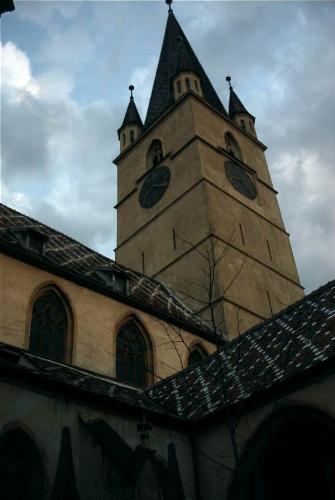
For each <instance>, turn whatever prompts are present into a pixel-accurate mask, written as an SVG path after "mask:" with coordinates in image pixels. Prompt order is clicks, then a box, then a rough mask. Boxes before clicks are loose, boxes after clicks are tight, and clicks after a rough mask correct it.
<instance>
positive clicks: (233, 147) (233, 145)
mask: <svg viewBox="0 0 335 500" xmlns="http://www.w3.org/2000/svg"><path fill="white" fill-rule="evenodd" d="M225 146H226V150H227V151H228V153H229V154H231V155H232V156H234V157H235V158H237V159H238V160H243V158H242V153H241V148H240V146H239V145H238V143H237V141H236V139H234V137H233V136H232V134H231V133H230V132H227V133H226V134H225Z"/></svg>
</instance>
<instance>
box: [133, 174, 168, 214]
mask: <svg viewBox="0 0 335 500" xmlns="http://www.w3.org/2000/svg"><path fill="white" fill-rule="evenodd" d="M170 177H171V174H170V170H169V168H168V167H165V166H164V165H161V166H160V167H155V168H153V169H152V170H151V171H150V172H149V173H148V175H147V176H146V178H145V179H144V182H143V185H142V188H141V191H140V196H139V202H140V205H141V207H143V208H150V207H152V206H153V205H155V203H157V202H158V201H159V200H160V199H161V198H162V196H163V194H164V193H165V191H166V190H167V187H168V185H169V182H170Z"/></svg>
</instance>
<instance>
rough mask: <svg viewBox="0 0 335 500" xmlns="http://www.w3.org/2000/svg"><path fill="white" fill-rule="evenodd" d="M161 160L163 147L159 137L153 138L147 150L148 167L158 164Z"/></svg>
mask: <svg viewBox="0 0 335 500" xmlns="http://www.w3.org/2000/svg"><path fill="white" fill-rule="evenodd" d="M162 160H163V147H162V143H161V141H160V140H159V139H154V140H153V141H152V143H151V146H150V148H149V151H148V163H147V165H148V168H151V167H155V166H156V165H159V164H160V163H161V161H162Z"/></svg>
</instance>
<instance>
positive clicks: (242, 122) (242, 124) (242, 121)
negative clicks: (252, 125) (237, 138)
mask: <svg viewBox="0 0 335 500" xmlns="http://www.w3.org/2000/svg"><path fill="white" fill-rule="evenodd" d="M241 127H242V128H243V130H247V127H246V124H245V121H244V120H241Z"/></svg>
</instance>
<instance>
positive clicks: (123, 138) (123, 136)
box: [122, 133, 126, 146]
mask: <svg viewBox="0 0 335 500" xmlns="http://www.w3.org/2000/svg"><path fill="white" fill-rule="evenodd" d="M122 141H123V145H124V146H125V144H126V134H125V133H123V134H122Z"/></svg>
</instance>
